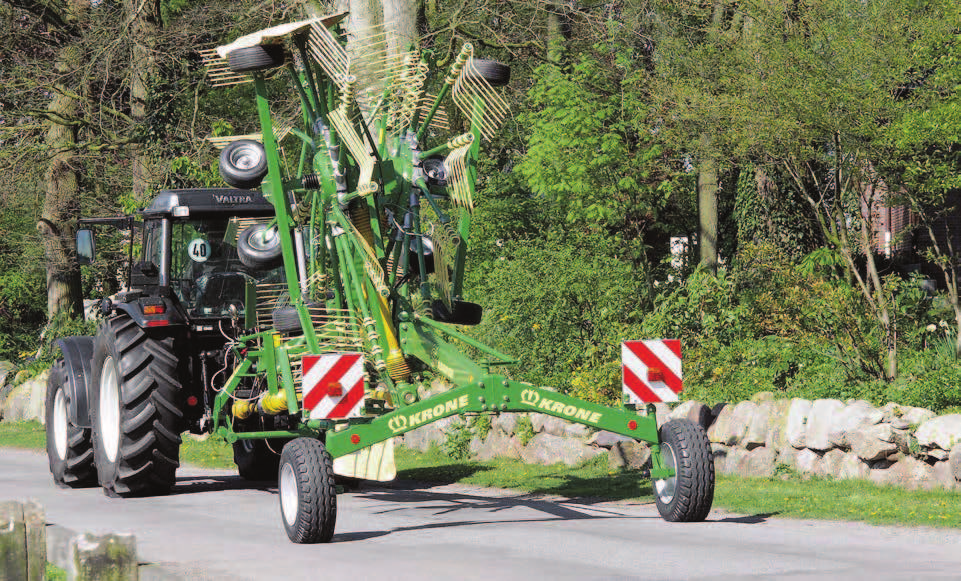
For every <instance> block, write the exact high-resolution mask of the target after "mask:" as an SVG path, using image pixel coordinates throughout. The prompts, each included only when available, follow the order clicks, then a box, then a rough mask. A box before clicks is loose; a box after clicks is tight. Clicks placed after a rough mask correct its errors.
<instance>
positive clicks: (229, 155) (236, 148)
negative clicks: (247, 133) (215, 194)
mask: <svg viewBox="0 0 961 581" xmlns="http://www.w3.org/2000/svg"><path fill="white" fill-rule="evenodd" d="M219 168H220V177H222V178H223V179H224V181H225V182H227V184H229V185H230V186H232V187H235V188H239V189H241V190H249V189H252V188H256V187H258V186H260V182H262V181H263V179H264V177H265V176H266V175H267V150H265V149H264V146H263V145H261V143H260V142H259V141H254V140H253V139H238V140H237V141H234V142H233V143H231V144H230V145H228V146H227V147H225V148H224V150H223V151H221V152H220V164H219Z"/></svg>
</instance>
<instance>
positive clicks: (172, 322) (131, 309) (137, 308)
mask: <svg viewBox="0 0 961 581" xmlns="http://www.w3.org/2000/svg"><path fill="white" fill-rule="evenodd" d="M161 300H162V301H163V303H164V305H165V307H166V308H165V310H164V313H163V314H162V315H145V314H144V312H143V305H141V304H140V302H139V301H133V302H129V303H114V304H113V305H111V306H112V307H113V308H114V309H116V310H118V311H120V312H122V313H124V314H126V315H127V316H129V317H130V318H131V319H133V321H134V322H135V323H137V326H138V327H141V328H148V327H173V326H178V325H186V324H187V319H186V318H185V317H184V315H183V313H182V312H181V311H180V309H178V308H177V305H176V303H174V301H172V300H170V299H169V298H164V299H161Z"/></svg>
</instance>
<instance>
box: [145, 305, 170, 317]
mask: <svg viewBox="0 0 961 581" xmlns="http://www.w3.org/2000/svg"><path fill="white" fill-rule="evenodd" d="M166 311H167V305H146V306H145V307H144V308H143V314H145V315H162V314H164V313H165V312H166Z"/></svg>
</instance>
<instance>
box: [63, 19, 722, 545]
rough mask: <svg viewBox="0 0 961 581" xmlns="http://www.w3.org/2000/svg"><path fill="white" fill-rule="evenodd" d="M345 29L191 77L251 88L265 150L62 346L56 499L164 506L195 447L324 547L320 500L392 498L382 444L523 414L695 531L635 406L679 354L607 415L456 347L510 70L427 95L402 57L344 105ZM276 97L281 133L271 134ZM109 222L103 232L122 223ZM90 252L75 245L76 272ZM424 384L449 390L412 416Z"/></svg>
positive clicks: (149, 219) (491, 353)
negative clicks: (434, 427)
mask: <svg viewBox="0 0 961 581" xmlns="http://www.w3.org/2000/svg"><path fill="white" fill-rule="evenodd" d="M344 16H345V14H343V13H341V14H335V15H332V16H326V17H322V18H313V19H310V20H305V21H300V22H294V23H290V24H286V25H281V26H276V27H272V28H269V29H266V30H262V31H260V32H258V33H255V34H251V35H248V36H245V37H242V38H240V39H238V40H237V41H235V42H233V43H231V44H229V45H226V46H222V47H218V49H217V50H216V51H215V52H214V51H210V52H208V53H206V55H205V58H207V60H208V63H209V65H210V67H211V77H212V78H213V79H215V80H217V81H218V82H219V83H221V84H228V83H235V82H250V83H253V87H254V92H255V95H256V104H257V110H258V113H259V119H260V126H261V133H259V134H256V135H253V136H238V137H236V138H223V139H220V140H219V141H216V142H215V143H216V144H217V145H218V146H220V147H222V148H223V149H222V152H221V156H220V171H221V175H222V177H223V178H224V180H225V181H226V182H227V183H228V184H229V185H231V186H232V187H233V188H235V189H226V190H224V189H220V190H186V191H166V192H162V193H161V194H160V196H159V197H158V198H157V200H155V201H154V203H153V204H152V205H151V206H150V208H148V209H147V210H145V211H144V212H143V214H142V222H143V233H144V234H143V243H142V256H141V257H140V258H139V260H138V261H132V268H131V280H130V283H131V285H130V286H131V288H132V289H137V290H131V291H129V292H127V293H125V294H123V295H120V296H119V297H118V299H117V301H116V302H110V301H105V302H104V304H103V305H102V310H103V312H104V314H105V320H104V324H103V325H102V327H101V329H100V331H99V332H98V334H97V337H96V338H91V337H74V338H69V339H66V340H64V341H62V343H61V349H62V351H63V355H64V356H63V359H62V360H60V361H58V362H57V364H56V365H55V368H54V371H53V372H52V373H51V376H50V377H51V379H50V386H49V389H48V396H47V403H48V406H47V408H48V411H47V415H48V422H47V426H48V454H49V456H50V467H51V471H52V472H53V475H54V480H55V481H56V482H57V483H58V484H61V485H65V486H80V485H86V484H94V483H96V482H97V481H99V483H100V485H101V486H102V487H103V488H104V490H105V491H106V492H107V493H108V494H110V495H116V496H136V495H150V494H162V493H164V492H167V491H169V490H170V488H171V487H172V486H173V485H174V482H175V471H176V468H177V466H178V456H179V453H178V452H179V445H180V434H181V433H182V432H183V431H186V430H189V431H192V432H195V433H209V434H214V435H216V436H219V437H222V438H224V439H225V440H226V441H228V442H231V443H232V444H233V446H234V457H235V460H236V462H237V465H238V468H239V470H240V474H241V476H244V477H246V478H250V479H266V478H277V479H278V481H279V483H278V490H279V497H280V509H281V510H280V512H281V519H282V521H283V524H284V526H285V529H286V531H287V534H288V536H289V538H290V540H291V541H293V542H295V543H316V542H328V541H330V540H331V538H332V536H333V534H334V526H335V521H336V515H337V496H336V495H337V491H338V485H337V483H336V477H337V476H343V477H350V478H365V479H371V480H389V479H391V478H393V477H394V475H395V472H396V471H395V468H394V464H393V442H394V439H395V438H396V437H397V436H400V435H402V434H404V433H405V432H408V431H410V430H413V429H415V428H418V427H420V426H423V425H426V424H428V423H431V422H434V421H437V420H440V419H442V418H445V417H448V416H451V415H455V414H498V413H503V412H528V411H536V412H540V413H544V414H549V415H553V416H556V417H559V418H562V419H565V420H568V421H572V422H578V423H582V424H585V425H587V426H590V427H592V428H596V429H600V430H608V431H611V432H615V433H618V434H622V435H624V436H627V437H630V438H633V439H635V440H638V441H644V442H648V443H649V444H651V448H652V460H651V468H650V470H649V474H648V475H649V476H650V478H651V479H652V481H653V483H654V488H655V499H656V504H657V507H658V510H659V511H660V514H661V515H662V516H663V517H664V518H665V519H666V520H669V521H701V520H704V519H705V518H706V517H707V514H708V512H709V511H710V508H711V504H712V501H713V495H714V465H713V461H712V457H711V451H710V446H709V443H708V440H707V436H706V434H705V432H704V430H703V428H701V427H700V426H698V425H697V424H695V423H693V422H689V421H686V420H673V421H670V422H668V423H666V424H664V425H663V426H661V428H660V429H658V426H657V423H656V420H655V415H654V413H653V406H652V405H651V404H650V403H645V402H646V401H648V402H649V401H652V400H651V399H647V400H645V399H644V398H643V397H642V398H640V399H639V398H638V397H637V396H636V393H642V394H644V393H647V394H652V395H656V394H655V393H654V392H657V393H665V394H667V396H668V398H669V397H670V396H674V395H675V394H674V392H676V391H677V389H678V385H677V381H678V378H679V368H677V369H675V368H674V367H672V365H674V364H675V363H676V365H678V366H679V358H680V350H679V346H672V347H671V348H669V349H666V351H665V353H664V356H661V359H657V357H658V354H657V353H654V352H645V353H646V354H645V355H644V356H643V357H640V359H638V357H634V356H632V360H633V361H635V362H636V363H637V364H638V365H640V366H641V368H642V371H640V372H638V373H639V374H640V375H643V376H644V377H643V378H641V379H642V380H643V381H641V380H639V379H638V377H635V375H634V374H631V375H630V381H628V374H625V385H628V384H633V383H637V382H639V381H640V383H643V384H646V385H649V387H650V389H646V388H644V387H643V386H640V385H639V386H638V389H636V390H634V392H632V394H631V397H630V398H628V399H627V400H626V403H625V404H623V405H621V406H619V407H616V408H615V407H606V406H602V405H598V404H594V403H591V402H587V401H582V400H578V399H576V398H572V397H569V396H566V395H563V394H560V393H557V392H555V391H553V390H551V389H549V388H545V387H538V386H534V385H531V384H527V383H521V382H517V381H513V380H511V379H509V378H508V377H506V376H504V375H502V374H501V373H499V372H498V370H500V369H501V368H503V367H504V366H506V365H510V364H513V363H516V361H515V360H514V359H512V358H511V357H509V356H507V355H505V354H503V353H500V352H498V351H497V350H495V349H493V348H491V347H489V346H487V345H484V344H482V343H480V342H479V341H477V340H476V339H474V338H472V337H471V336H470V335H469V334H466V333H465V332H464V329H463V327H465V326H470V325H476V324H477V323H478V322H480V320H481V318H482V315H483V310H482V308H481V306H480V305H479V304H477V303H474V302H470V301H468V300H466V298H465V296H464V288H463V287H464V275H465V269H466V266H467V261H468V257H469V254H470V229H471V219H472V213H473V199H474V194H475V190H474V184H475V180H476V172H477V170H476V168H477V159H478V155H479V151H480V144H481V141H483V140H484V139H489V138H490V136H491V135H493V133H494V132H495V131H496V130H497V127H498V125H499V123H500V121H501V120H502V119H503V118H504V116H505V115H506V114H507V107H506V104H505V103H504V101H503V99H502V98H501V97H500V96H499V95H498V94H497V92H496V87H498V86H501V85H505V84H507V83H508V82H509V79H510V70H509V68H508V67H506V66H505V65H503V64H500V63H497V62H495V61H489V60H482V59H475V58H474V57H473V48H472V47H471V46H470V45H465V46H464V47H463V49H462V50H461V52H460V53H459V55H458V57H457V58H456V60H455V61H454V62H453V63H452V65H451V66H450V68H449V69H448V70H446V71H441V72H440V73H439V74H440V75H443V76H435V75H437V73H436V72H434V71H432V70H431V67H430V66H429V65H428V64H427V63H426V62H425V61H424V60H423V58H422V55H421V54H419V53H418V52H416V51H410V52H408V53H406V54H403V55H399V56H395V57H393V58H390V59H388V60H387V61H385V62H384V63H381V65H380V67H379V70H380V71H381V73H382V75H383V76H382V78H381V81H380V82H379V83H377V85H376V86H374V87H362V86H359V82H358V80H357V77H356V76H355V75H354V74H352V68H351V61H350V59H349V57H348V55H347V52H346V50H345V49H344V42H345V34H344V32H343V30H342V28H341V21H342V20H343V18H344ZM375 42H376V39H375ZM277 73H284V74H286V77H287V78H288V80H289V82H290V87H291V89H292V90H278V88H277V85H278V79H279V78H280V76H279V75H278V74H277ZM428 86H438V87H439V88H438V89H437V91H436V95H431V94H429V93H428V92H427V87H428ZM268 87H270V88H271V90H268ZM291 95H292V96H293V97H294V99H295V101H296V102H297V103H298V104H299V110H298V113H297V117H296V119H293V120H291V119H286V120H284V119H282V118H281V117H279V116H278V113H277V111H283V110H289V107H284V106H283V104H285V103H287V102H288V100H289V98H290V97H291ZM448 105H452V106H453V107H455V108H456V109H457V111H458V113H459V115H460V117H461V118H462V119H463V120H464V123H463V125H464V128H465V129H463V130H462V132H457V131H452V130H451V129H450V128H449V127H448V121H447V120H448V111H447V109H446V106H448ZM450 117H451V118H453V117H454V114H453V112H452V115H450ZM288 156H291V158H290V159H289V158H288ZM112 220H113V221H111V219H105V220H100V221H99V222H100V223H108V224H116V223H117V221H118V220H123V221H125V222H124V223H128V224H129V223H131V221H132V219H131V218H123V219H112ZM97 222H98V221H96V220H91V221H88V223H97ZM92 247H93V244H92V236H90V235H89V233H87V231H86V230H82V231H81V232H80V234H79V235H78V255H80V256H81V257H89V256H91V255H92V250H93V249H92ZM625 349H627V347H625ZM662 350H663V349H662ZM655 351H656V350H655ZM668 351H670V352H673V353H674V354H675V355H676V357H674V356H672V355H671V353H668ZM665 357H666V358H667V359H672V358H673V359H676V361H675V362H674V363H671V364H665V365H661V364H660V363H658V361H660V360H663V359H664V358H665ZM652 358H653V359H652ZM641 359H643V361H641ZM424 374H429V375H431V376H435V377H442V378H444V379H445V380H446V381H447V383H449V384H450V385H451V386H452V387H451V388H450V389H449V390H447V391H444V392H442V393H439V394H436V395H433V396H430V397H422V396H421V395H419V393H418V383H419V381H420V379H421V378H422V377H423V375H424ZM639 412H640V413H639Z"/></svg>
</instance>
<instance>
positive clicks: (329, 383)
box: [301, 353, 364, 420]
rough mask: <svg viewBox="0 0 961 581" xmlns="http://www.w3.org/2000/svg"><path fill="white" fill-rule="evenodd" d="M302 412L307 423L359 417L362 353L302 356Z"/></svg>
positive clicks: (362, 397)
mask: <svg viewBox="0 0 961 581" xmlns="http://www.w3.org/2000/svg"><path fill="white" fill-rule="evenodd" d="M301 365H303V372H304V381H303V388H304V391H303V393H304V409H307V410H310V419H312V420H326V419H333V418H347V417H355V416H359V415H361V408H362V407H363V404H364V356H363V354H361V353H328V354H326V355H304V357H303V358H302V359H301Z"/></svg>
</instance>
